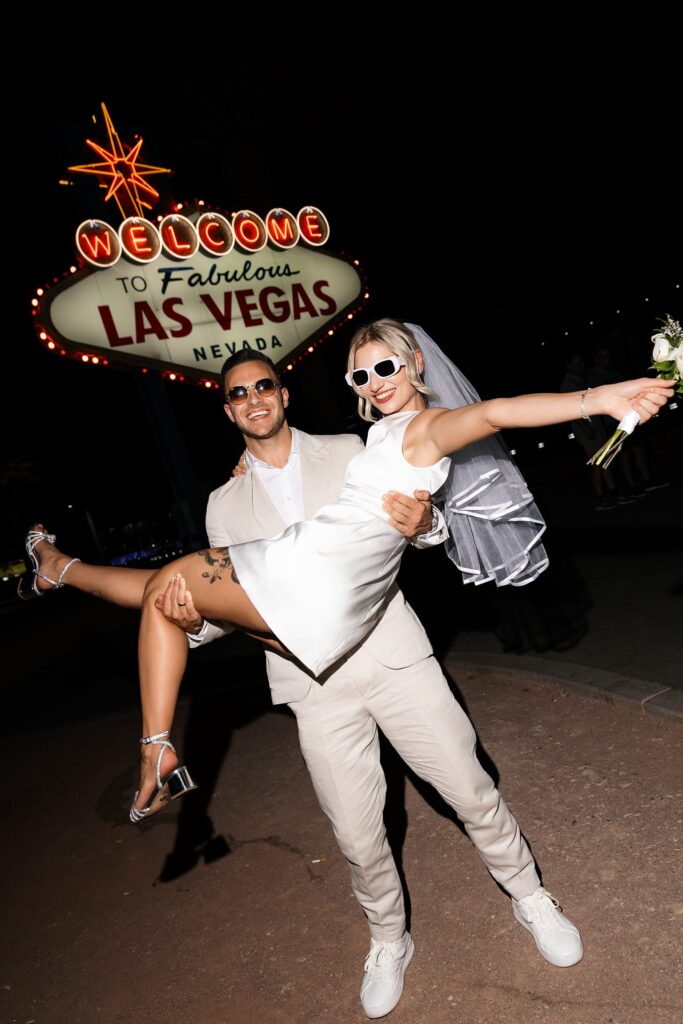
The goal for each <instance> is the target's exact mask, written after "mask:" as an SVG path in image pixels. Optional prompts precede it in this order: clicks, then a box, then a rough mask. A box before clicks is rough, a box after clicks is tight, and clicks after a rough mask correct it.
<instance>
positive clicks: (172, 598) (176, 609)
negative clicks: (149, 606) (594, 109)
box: [154, 576, 204, 633]
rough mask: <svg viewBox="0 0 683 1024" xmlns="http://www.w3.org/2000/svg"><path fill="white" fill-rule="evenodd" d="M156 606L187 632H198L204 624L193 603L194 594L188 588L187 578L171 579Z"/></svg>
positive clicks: (158, 598)
mask: <svg viewBox="0 0 683 1024" xmlns="http://www.w3.org/2000/svg"><path fill="white" fill-rule="evenodd" d="M154 607H155V608H158V609H159V611H160V612H162V613H163V614H164V615H165V616H166V618H167V619H168V621H169V622H174V623H175V625H176V626H180V628H181V629H182V630H183V631H184V632H185V633H198V632H199V630H200V629H201V628H202V626H203V625H204V619H203V618H202V616H201V615H200V614H199V612H198V611H197V609H196V608H195V606H194V605H193V603H192V594H191V593H190V591H189V590H188V589H187V588H186V586H185V580H184V579H182V578H181V577H179V576H174V577H173V578H172V579H171V580H169V583H168V586H167V587H166V590H165V591H164V592H163V594H159V596H158V597H157V599H156V600H155V602H154Z"/></svg>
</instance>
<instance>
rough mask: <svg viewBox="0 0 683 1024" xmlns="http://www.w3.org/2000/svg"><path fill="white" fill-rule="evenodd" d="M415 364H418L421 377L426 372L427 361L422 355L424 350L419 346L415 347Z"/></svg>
mask: <svg viewBox="0 0 683 1024" xmlns="http://www.w3.org/2000/svg"><path fill="white" fill-rule="evenodd" d="M415 365H416V366H417V372H418V374H419V375H420V377H421V376H422V374H423V373H424V368H425V361H424V356H423V355H422V351H421V349H419V348H416V349H415Z"/></svg>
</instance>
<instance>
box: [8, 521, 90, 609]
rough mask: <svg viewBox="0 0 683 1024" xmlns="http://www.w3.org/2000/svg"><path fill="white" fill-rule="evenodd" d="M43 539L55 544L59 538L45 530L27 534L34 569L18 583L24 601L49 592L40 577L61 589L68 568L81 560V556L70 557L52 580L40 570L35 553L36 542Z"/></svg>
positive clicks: (29, 553)
mask: <svg viewBox="0 0 683 1024" xmlns="http://www.w3.org/2000/svg"><path fill="white" fill-rule="evenodd" d="M41 540H45V541H47V543H48V544H54V543H55V541H56V540H57V538H56V537H55V535H54V533H45V532H44V531H43V530H29V531H28V533H27V534H26V554H27V555H28V557H29V558H30V559H31V562H32V563H33V569H32V573H31V576H22V577H21V578H20V579H19V583H18V584H17V594H18V595H19V597H20V598H21V599H22V601H31V600H33V598H34V597H42V596H43V594H47V593H49V591H47V590H41V589H40V587H39V586H38V580H39V579H41V580H45V582H46V583H51V584H52V589H53V590H59V588H60V587H63V586H64V577H65V576H66V573H67V570H68V569H70V568H71V566H72V565H73V564H74V562H80V558H72V559H70V560H69V561H68V562H67V563H66V565H65V566H64V567H63V569H62V571H61V572H60V574H59V576H58V577H57V579H56V580H51V579H50V577H49V576H45V575H44V574H43V573H42V572H41V571H40V562H39V561H38V558H37V556H36V553H35V547H36V544H38V543H39V542H40V541H41Z"/></svg>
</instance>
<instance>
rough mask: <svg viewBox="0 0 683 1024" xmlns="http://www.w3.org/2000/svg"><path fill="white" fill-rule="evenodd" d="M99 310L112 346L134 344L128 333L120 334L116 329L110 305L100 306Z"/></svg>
mask: <svg viewBox="0 0 683 1024" xmlns="http://www.w3.org/2000/svg"><path fill="white" fill-rule="evenodd" d="M97 312H98V313H99V314H100V318H101V320H102V323H103V325H104V330H105V332H106V335H107V341H108V342H109V344H110V346H111V348H119V347H120V346H121V345H132V344H133V339H132V338H131V337H130V335H128V334H124V335H122V336H121V335H119V332H118V331H117V330H116V324H115V323H114V317H113V316H112V315H111V310H110V308H109V306H98V307H97Z"/></svg>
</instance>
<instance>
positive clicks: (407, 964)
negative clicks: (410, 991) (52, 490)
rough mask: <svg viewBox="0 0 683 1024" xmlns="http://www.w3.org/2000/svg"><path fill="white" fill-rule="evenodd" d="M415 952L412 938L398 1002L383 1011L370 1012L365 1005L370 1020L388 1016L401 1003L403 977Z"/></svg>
mask: <svg viewBox="0 0 683 1024" xmlns="http://www.w3.org/2000/svg"><path fill="white" fill-rule="evenodd" d="M414 952H415V943H414V942H413V940H412V938H411V939H410V945H409V946H408V952H407V953H406V955H405V956H404V957H403V967H402V970H401V974H400V977H399V980H400V982H401V987H400V989H399V992H398V998H397V1000H396V1002H395V1003H394V1005H393V1006H390V1007H389V1009H388V1010H382V1012H381V1013H370V1012H369V1011H368V1010H366V1009H365V1007H364V1006H363V1012H364V1013H365V1016H366V1017H368V1018H369V1019H370V1020H378V1019H379V1018H380V1017H386V1016H387V1014H388V1013H391V1012H392V1010H395V1009H396V1007H397V1006H398V1004H399V1003H400V1001H401V996H402V995H403V979H404V978H405V973H406V971H407V970H408V968H409V967H410V961H411V960H412V959H413V953H414ZM362 1005H363V1003H362V1000H361V1006H362Z"/></svg>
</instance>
